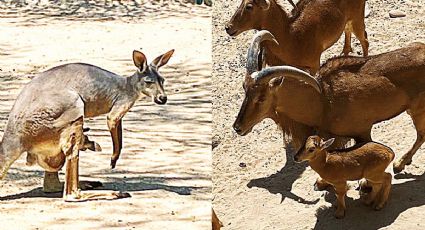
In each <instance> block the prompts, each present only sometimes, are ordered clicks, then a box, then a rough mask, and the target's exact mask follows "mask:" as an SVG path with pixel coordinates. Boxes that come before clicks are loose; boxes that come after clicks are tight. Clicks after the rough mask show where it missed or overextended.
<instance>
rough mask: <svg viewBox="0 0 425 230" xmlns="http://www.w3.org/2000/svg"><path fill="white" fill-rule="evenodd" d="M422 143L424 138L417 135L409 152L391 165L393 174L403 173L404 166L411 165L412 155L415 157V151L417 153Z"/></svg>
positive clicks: (424, 140)
mask: <svg viewBox="0 0 425 230" xmlns="http://www.w3.org/2000/svg"><path fill="white" fill-rule="evenodd" d="M424 142H425V139H424V136H423V135H421V134H418V135H417V137H416V141H415V144H413V147H412V149H410V150H409V152H407V153H406V154H404V155H403V156H402V157H401V158H400V159H399V160H398V161H396V162H394V164H393V170H394V173H399V172H401V171H403V169H404V167H405V166H406V165H409V164H411V162H412V157H413V155H415V153H416V151H418V149H419V148H420V147H421V145H422V144H423V143H424Z"/></svg>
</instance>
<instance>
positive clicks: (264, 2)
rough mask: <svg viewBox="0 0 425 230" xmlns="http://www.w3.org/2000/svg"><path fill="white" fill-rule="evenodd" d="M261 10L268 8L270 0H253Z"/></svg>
mask: <svg viewBox="0 0 425 230" xmlns="http://www.w3.org/2000/svg"><path fill="white" fill-rule="evenodd" d="M255 3H257V4H258V5H259V6H260V8H261V9H262V10H268V9H269V8H270V0H255Z"/></svg>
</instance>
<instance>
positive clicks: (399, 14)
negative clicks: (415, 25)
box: [389, 10, 406, 18]
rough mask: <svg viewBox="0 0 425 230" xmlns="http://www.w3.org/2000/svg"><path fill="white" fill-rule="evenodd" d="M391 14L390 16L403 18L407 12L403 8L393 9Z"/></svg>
mask: <svg viewBox="0 0 425 230" xmlns="http://www.w3.org/2000/svg"><path fill="white" fill-rule="evenodd" d="M389 14H390V18H401V17H405V16H406V14H405V13H404V12H403V11H401V10H391V11H390V13H389Z"/></svg>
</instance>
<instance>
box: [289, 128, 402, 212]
mask: <svg viewBox="0 0 425 230" xmlns="http://www.w3.org/2000/svg"><path fill="white" fill-rule="evenodd" d="M334 140H335V139H334V138H331V139H329V140H327V141H323V139H322V138H320V137H319V136H310V137H309V138H307V141H306V143H305V144H304V146H303V147H302V148H301V149H300V150H299V151H298V153H297V154H296V155H295V156H294V160H295V161H296V162H302V161H308V163H309V165H310V167H311V168H312V169H313V170H314V171H315V172H317V173H318V174H319V175H320V177H321V178H322V179H323V180H325V181H326V182H328V183H329V184H331V185H332V186H333V187H334V189H335V192H336V196H337V199H338V206H337V210H336V212H335V217H336V218H343V217H344V216H345V194H346V193H347V181H352V180H360V179H362V178H365V179H366V180H367V182H368V184H369V185H371V186H372V191H371V192H370V193H369V194H367V195H366V196H365V197H364V202H365V204H366V205H370V204H372V203H373V205H374V208H375V210H380V209H382V208H383V207H384V205H385V203H386V202H387V200H388V196H389V194H390V190H391V180H392V176H391V174H390V173H387V172H385V169H386V168H387V167H388V165H389V164H390V163H391V161H392V160H393V159H394V152H393V151H392V150H391V149H390V148H388V147H387V146H385V145H382V144H379V143H375V142H368V143H363V144H360V145H357V146H353V147H351V148H348V149H342V150H334V151H328V150H327V148H328V147H329V146H331V145H332V143H333V142H334Z"/></svg>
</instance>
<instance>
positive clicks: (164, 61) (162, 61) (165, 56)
mask: <svg viewBox="0 0 425 230" xmlns="http://www.w3.org/2000/svg"><path fill="white" fill-rule="evenodd" d="M173 53H174V49H172V50H170V51H168V52H167V53H165V54H163V55H160V56H158V57H157V58H155V60H153V61H152V65H153V66H156V68H159V67H161V66H163V65H165V64H167V62H168V60H170V58H171V56H172V55H173Z"/></svg>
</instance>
